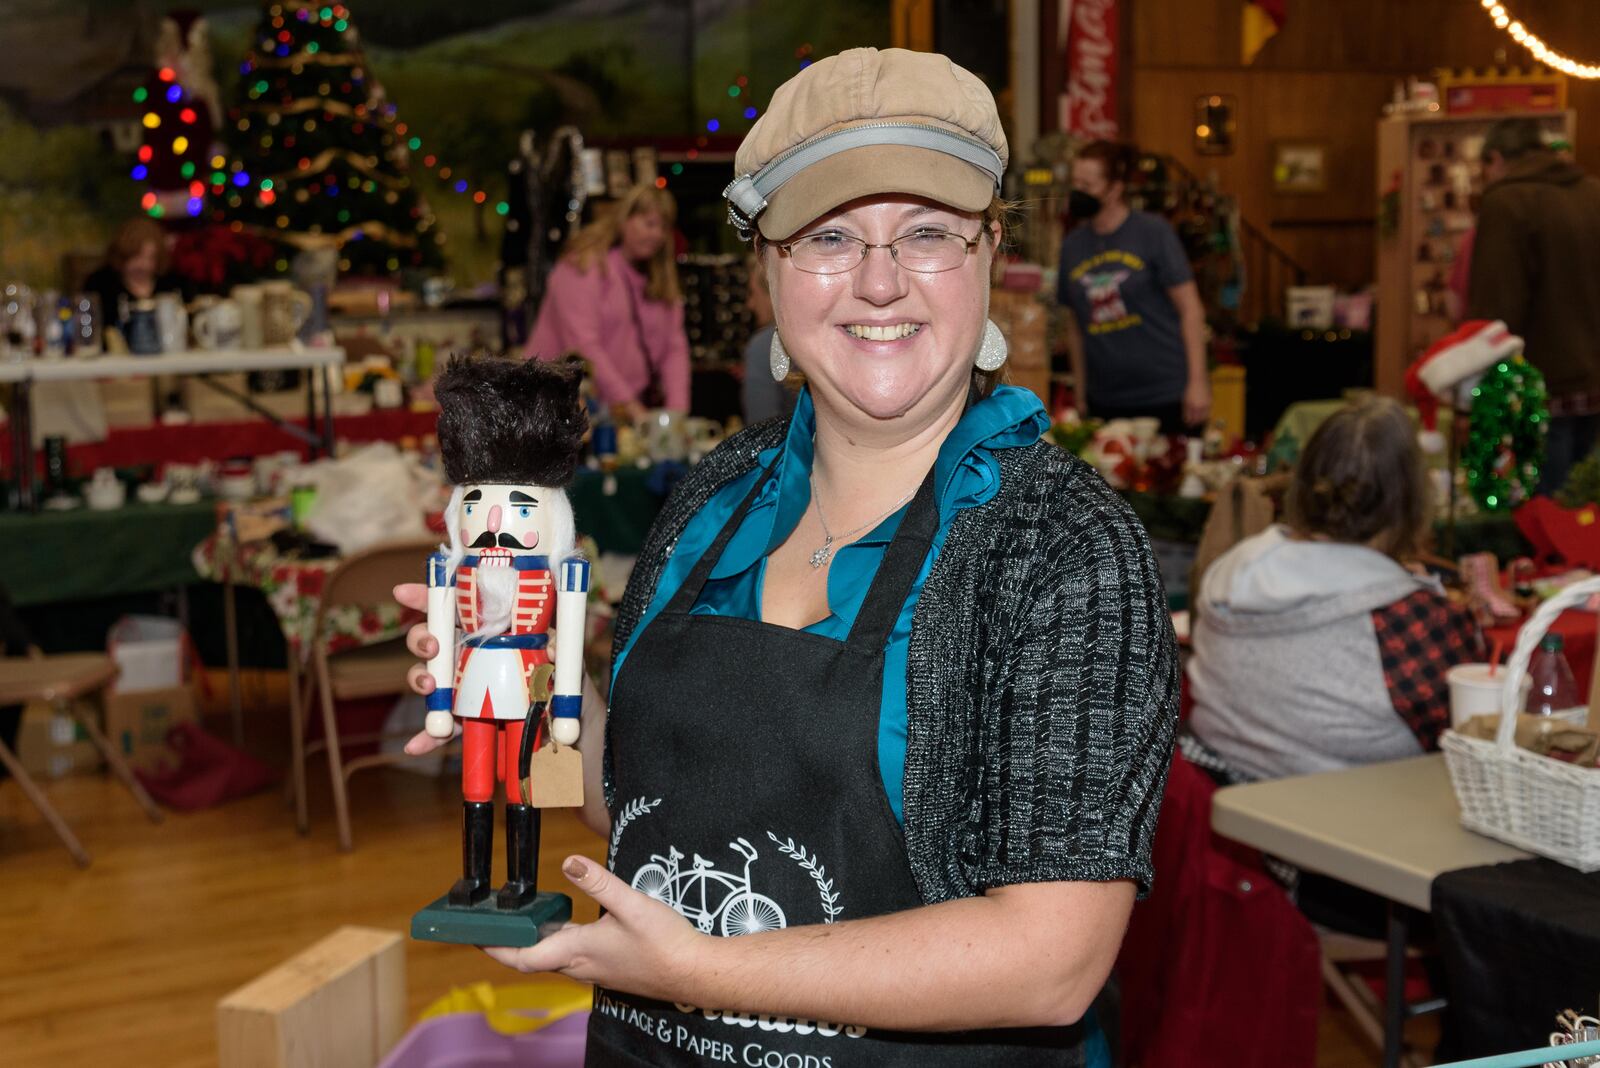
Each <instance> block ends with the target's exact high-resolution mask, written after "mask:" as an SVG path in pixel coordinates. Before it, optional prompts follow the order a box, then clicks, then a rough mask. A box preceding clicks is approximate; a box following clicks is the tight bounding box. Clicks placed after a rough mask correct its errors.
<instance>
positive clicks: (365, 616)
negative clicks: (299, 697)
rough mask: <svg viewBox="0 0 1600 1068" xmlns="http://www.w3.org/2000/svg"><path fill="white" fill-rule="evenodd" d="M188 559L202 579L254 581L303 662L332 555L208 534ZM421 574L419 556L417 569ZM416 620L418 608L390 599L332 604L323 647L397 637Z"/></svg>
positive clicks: (338, 649)
mask: <svg viewBox="0 0 1600 1068" xmlns="http://www.w3.org/2000/svg"><path fill="white" fill-rule="evenodd" d="M193 559H194V569H195V570H196V571H198V572H199V573H200V575H201V577H203V578H207V579H210V580H211V581H213V582H227V581H230V580H231V581H232V582H233V583H234V585H236V586H254V587H255V588H257V589H259V590H260V591H261V592H262V593H263V594H265V595H266V598H267V603H268V604H269V605H271V606H272V613H273V615H275V616H277V617H278V626H279V627H281V628H282V629H283V639H284V641H285V642H286V643H287V644H288V646H289V651H290V653H291V654H292V655H293V656H295V657H296V658H297V659H298V661H299V662H300V663H305V661H306V660H307V658H309V657H310V655H311V648H310V645H311V637H312V632H313V630H314V629H315V627H316V625H317V611H318V609H320V608H321V607H322V588H323V586H324V585H325V584H326V583H327V581H328V576H329V575H330V574H332V573H333V571H334V569H335V568H337V567H338V566H339V558H338V557H336V556H330V557H324V558H321V559H311V560H308V559H304V558H301V557H292V556H284V555H283V554H281V553H279V552H278V551H277V549H275V548H273V546H272V543H271V542H252V543H250V544H246V545H235V544H234V543H233V542H232V541H231V540H229V539H226V538H223V537H220V536H219V535H217V534H212V535H211V537H209V538H207V539H206V540H205V541H203V542H201V543H200V544H199V545H198V546H196V547H195V550H194V556H193ZM422 573H423V570H422V561H420V560H419V561H418V562H417V574H418V575H419V576H420V575H421V574H422ZM421 619H422V615H421V613H419V612H413V611H411V610H409V609H405V608H401V607H400V606H399V605H398V604H394V603H393V602H390V603H388V604H383V605H375V606H360V605H348V606H345V607H342V608H336V609H334V610H333V611H332V612H330V613H329V614H328V621H327V625H328V651H329V652H330V653H338V652H344V651H346V650H349V649H358V648H360V647H362V646H364V645H376V644H377V643H379V642H385V641H388V640H390V639H391V638H397V637H399V636H400V635H402V634H404V633H405V632H406V630H407V628H409V627H410V626H411V625H412V624H413V623H416V622H418V621H420V620H421Z"/></svg>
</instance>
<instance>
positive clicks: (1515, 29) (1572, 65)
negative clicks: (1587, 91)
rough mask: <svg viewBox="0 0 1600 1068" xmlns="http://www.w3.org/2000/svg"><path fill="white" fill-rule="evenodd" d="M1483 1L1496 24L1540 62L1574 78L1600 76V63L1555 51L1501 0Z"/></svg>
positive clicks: (1484, 6)
mask: <svg viewBox="0 0 1600 1068" xmlns="http://www.w3.org/2000/svg"><path fill="white" fill-rule="evenodd" d="M1481 3H1482V4H1483V9H1484V10H1485V11H1487V12H1488V13H1489V17H1490V18H1491V19H1493V20H1494V24H1495V25H1496V26H1498V27H1499V28H1500V29H1502V30H1505V31H1506V33H1507V34H1509V35H1510V37H1511V39H1512V40H1514V41H1516V42H1517V43H1518V44H1519V45H1521V46H1522V47H1523V48H1526V49H1527V50H1528V52H1529V53H1530V54H1532V56H1533V58H1534V59H1536V60H1538V61H1539V62H1540V63H1543V64H1544V65H1545V66H1547V67H1549V68H1550V69H1552V70H1558V71H1560V72H1561V73H1562V74H1565V75H1567V76H1569V77H1572V78H1585V79H1590V78H1600V65H1596V64H1593V63H1579V62H1578V61H1577V60H1575V59H1572V58H1570V57H1568V56H1564V55H1562V54H1561V53H1560V52H1557V51H1555V50H1554V49H1552V48H1551V47H1550V46H1549V45H1547V44H1545V43H1544V41H1543V40H1541V39H1540V38H1539V36H1538V35H1537V34H1535V33H1534V32H1533V31H1531V30H1529V29H1528V27H1526V26H1524V25H1523V24H1522V23H1521V22H1519V21H1518V20H1517V19H1516V18H1514V17H1513V16H1512V14H1511V12H1509V11H1507V10H1506V8H1505V5H1504V4H1502V3H1500V2H1499V0H1481Z"/></svg>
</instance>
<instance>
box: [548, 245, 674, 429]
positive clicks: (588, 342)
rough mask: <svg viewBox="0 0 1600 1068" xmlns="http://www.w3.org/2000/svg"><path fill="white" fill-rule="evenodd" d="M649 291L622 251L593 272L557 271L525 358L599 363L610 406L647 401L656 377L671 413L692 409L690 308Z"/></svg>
mask: <svg viewBox="0 0 1600 1068" xmlns="http://www.w3.org/2000/svg"><path fill="white" fill-rule="evenodd" d="M644 286H645V278H644V275H642V274H640V273H639V272H638V271H637V270H635V269H634V267H633V265H632V264H630V263H629V262H628V260H627V258H626V257H625V256H623V254H622V250H621V249H617V248H614V249H612V250H611V251H610V252H608V253H606V258H605V260H604V261H603V262H602V263H601V264H600V265H599V266H598V267H595V268H591V269H590V270H587V271H585V270H583V269H582V268H580V267H578V266H577V265H576V264H574V263H572V262H571V261H570V260H566V259H563V260H562V261H561V262H560V263H558V264H556V267H555V270H553V271H551V272H550V280H549V282H548V283H547V285H546V288H545V295H544V303H543V304H541V305H540V306H539V319H538V321H537V322H535V323H534V326H533V334H532V335H531V336H530V337H529V338H528V344H527V347H526V348H525V349H524V350H523V354H524V355H525V356H527V357H528V358H530V359H532V358H538V359H541V360H558V359H560V358H562V357H563V356H565V355H566V354H567V353H569V352H578V353H582V354H583V356H584V358H585V359H587V360H589V361H590V362H591V363H592V364H593V365H594V381H595V389H596V391H597V392H598V393H599V395H600V399H601V400H602V401H604V402H605V403H606V404H626V403H627V402H629V401H636V400H640V399H641V398H642V397H643V394H644V392H645V390H646V388H647V387H648V386H649V385H650V381H651V379H652V377H653V378H654V379H655V380H656V382H658V383H659V384H660V386H661V393H662V396H663V398H664V401H665V406H666V407H668V408H672V409H675V410H677V411H681V412H686V411H688V410H689V339H688V337H687V336H686V335H685V334H684V332H683V304H682V302H675V303H671V304H667V303H663V302H661V301H657V300H650V299H649V298H647V297H646V296H645V292H644Z"/></svg>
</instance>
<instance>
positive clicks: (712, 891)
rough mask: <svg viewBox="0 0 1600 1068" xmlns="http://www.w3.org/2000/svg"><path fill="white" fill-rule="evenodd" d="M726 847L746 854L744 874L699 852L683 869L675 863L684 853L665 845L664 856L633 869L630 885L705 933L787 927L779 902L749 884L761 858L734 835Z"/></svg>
mask: <svg viewBox="0 0 1600 1068" xmlns="http://www.w3.org/2000/svg"><path fill="white" fill-rule="evenodd" d="M728 848H729V849H732V850H734V851H735V852H736V853H739V854H740V855H741V856H743V857H744V874H743V875H733V874H731V873H729V872H725V871H718V870H717V869H716V868H715V867H714V866H713V865H712V864H711V862H710V861H708V860H706V859H705V858H704V857H702V856H701V855H700V854H698V853H696V854H695V855H694V860H693V861H692V862H691V867H690V868H689V869H688V870H687V871H685V870H683V869H682V868H680V867H679V866H678V861H680V860H682V859H683V854H682V853H681V852H679V851H678V848H677V847H676V846H668V847H667V855H666V856H665V857H662V856H660V855H653V856H651V858H650V862H649V863H648V864H645V865H643V866H642V867H640V868H639V870H638V871H637V872H636V873H634V876H633V882H632V884H631V885H632V886H633V888H634V889H635V890H637V891H639V892H640V893H641V894H644V895H646V896H648V897H653V898H655V899H656V900H657V901H660V902H662V903H663V904H666V905H670V906H671V907H672V908H673V910H674V911H676V912H677V913H678V915H680V916H682V917H683V918H684V919H686V920H688V921H689V922H690V923H692V924H694V925H695V926H696V927H698V928H699V929H700V930H701V931H702V932H703V933H705V934H710V933H711V932H712V930H713V929H720V932H721V933H722V934H723V935H742V934H756V933H758V932H761V931H777V930H781V929H782V928H784V927H787V926H788V921H787V920H786V919H784V915H783V909H781V908H779V907H778V903H777V902H776V901H774V900H772V899H771V898H770V897H768V896H766V895H765V894H758V893H756V892H755V891H754V890H752V889H751V888H750V867H751V865H753V864H754V863H755V862H756V860H757V859H759V858H760V854H759V853H757V852H756V849H755V847H754V846H752V845H751V844H750V843H749V842H747V841H745V840H744V839H743V838H736V839H734V840H733V841H732V842H729V843H728Z"/></svg>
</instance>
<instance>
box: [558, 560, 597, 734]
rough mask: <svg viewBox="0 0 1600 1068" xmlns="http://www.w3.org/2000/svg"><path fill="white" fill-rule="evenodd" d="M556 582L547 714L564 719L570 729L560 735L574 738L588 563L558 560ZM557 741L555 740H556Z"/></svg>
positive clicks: (579, 696)
mask: <svg viewBox="0 0 1600 1068" xmlns="http://www.w3.org/2000/svg"><path fill="white" fill-rule="evenodd" d="M560 572H561V573H560V574H559V575H558V576H557V581H556V590H557V592H556V632H557V634H558V635H559V636H560V637H559V640H558V641H557V643H556V681H555V692H554V694H553V695H552V696H551V698H550V715H551V717H552V718H554V719H556V720H567V721H569V722H570V724H571V725H570V726H568V727H567V728H566V729H563V730H562V731H561V734H564V735H565V734H569V733H570V734H571V736H572V737H574V738H576V734H575V731H576V724H577V719H578V717H579V715H580V714H581V713H582V711H583V641H584V638H585V636H586V635H585V627H584V623H585V616H586V613H587V611H588V595H589V561H588V560H585V559H584V558H583V557H581V556H569V557H567V558H566V559H564V560H562V561H561V564H560ZM558 740H559V739H558Z"/></svg>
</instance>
